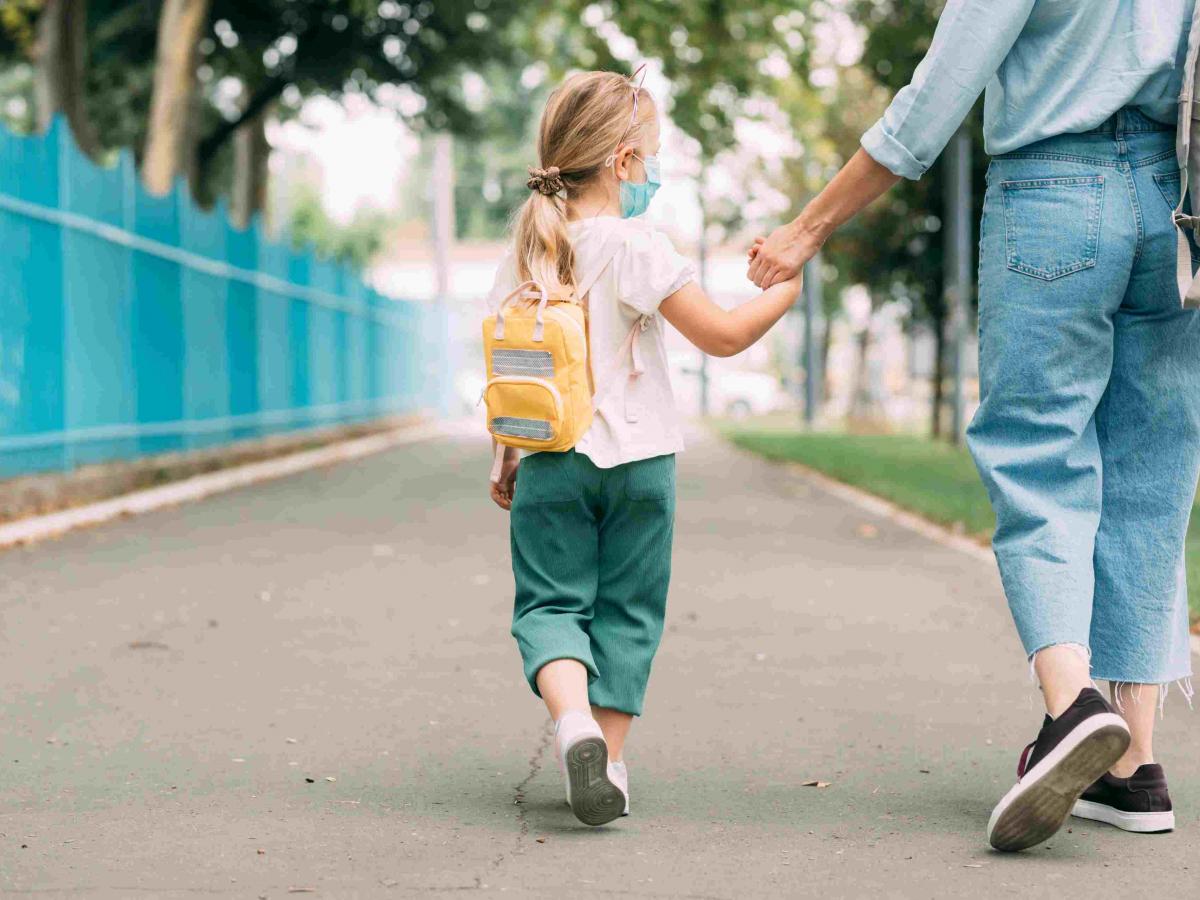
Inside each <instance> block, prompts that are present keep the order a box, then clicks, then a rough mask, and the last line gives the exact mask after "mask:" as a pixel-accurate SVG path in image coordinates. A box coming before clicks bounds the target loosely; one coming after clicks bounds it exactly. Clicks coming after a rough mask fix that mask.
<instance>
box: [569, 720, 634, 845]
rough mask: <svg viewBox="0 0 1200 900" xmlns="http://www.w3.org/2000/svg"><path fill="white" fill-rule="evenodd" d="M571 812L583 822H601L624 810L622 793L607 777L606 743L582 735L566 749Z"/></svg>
mask: <svg viewBox="0 0 1200 900" xmlns="http://www.w3.org/2000/svg"><path fill="white" fill-rule="evenodd" d="M565 762H566V769H567V781H568V783H569V784H570V788H571V791H570V796H571V812H573V813H575V818H577V819H578V820H579V821H580V822H583V823H584V824H585V825H604V824H606V823H608V822H611V821H612V820H613V819H615V818H617V817H618V816H620V815H621V814H622V813H623V812H624V811H625V795H624V794H622V793H621V789H620V788H619V787H617V786H616V785H615V784H613V783H612V782H611V781H609V780H608V746H607V745H606V744H605V743H604V740H603V739H602V738H594V737H585V738H583V739H581V740H579V741H576V742H575V743H574V744H572V745H571V746H570V748H569V749H568V750H567V753H566V760H565Z"/></svg>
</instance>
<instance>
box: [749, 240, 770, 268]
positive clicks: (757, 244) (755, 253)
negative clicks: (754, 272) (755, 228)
mask: <svg viewBox="0 0 1200 900" xmlns="http://www.w3.org/2000/svg"><path fill="white" fill-rule="evenodd" d="M766 240H767V239H766V238H765V237H763V236H762V235H759V236H758V237H756V238H755V239H754V245H753V246H752V247H751V248H750V250H749V252H748V253H747V254H746V256H747V257H748V260H747V261H748V262H754V257H756V256H758V251H759V250H761V249H762V245H763V244H764V243H766Z"/></svg>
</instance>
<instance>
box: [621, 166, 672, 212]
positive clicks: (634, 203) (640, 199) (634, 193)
mask: <svg viewBox="0 0 1200 900" xmlns="http://www.w3.org/2000/svg"><path fill="white" fill-rule="evenodd" d="M635 158H636V159H641V157H640V156H639V157H635ZM642 165H643V166H645V167H646V180H645V181H643V182H641V183H640V184H634V183H633V182H631V181H622V182H621V218H622V219H631V218H633V217H634V216H640V215H641V214H642V213H644V212H645V211H646V209H647V208H648V207H649V206H650V201H651V200H653V199H654V194H655V192H656V191H657V190H658V188H659V185H661V184H662V179H661V178H660V177H659V170H658V157H657V156H647V157H646V158H645V159H642Z"/></svg>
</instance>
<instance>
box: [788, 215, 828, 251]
mask: <svg viewBox="0 0 1200 900" xmlns="http://www.w3.org/2000/svg"><path fill="white" fill-rule="evenodd" d="M834 230H835V226H834V224H833V223H832V222H830V221H828V220H826V219H821V218H820V217H818V216H813V215H806V213H804V212H802V213H800V215H798V216H796V218H795V219H793V220H792V235H793V238H794V239H795V240H797V241H804V242H807V243H814V244H816V245H817V246H818V247H820V246H823V245H824V243H825V242H826V241H827V240H829V236H830V235H831V234H833V232H834Z"/></svg>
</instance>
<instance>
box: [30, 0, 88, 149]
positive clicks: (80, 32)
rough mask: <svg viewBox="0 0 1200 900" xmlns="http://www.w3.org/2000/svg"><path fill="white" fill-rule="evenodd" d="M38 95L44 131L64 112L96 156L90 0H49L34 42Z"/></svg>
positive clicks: (78, 140)
mask: <svg viewBox="0 0 1200 900" xmlns="http://www.w3.org/2000/svg"><path fill="white" fill-rule="evenodd" d="M34 58H35V62H36V68H35V72H34V97H35V99H36V106H37V124H38V129H39V130H40V131H45V130H46V129H47V128H49V127H50V122H51V120H52V119H53V118H54V115H55V113H60V112H61V113H62V114H63V115H64V116H65V117H66V119H67V123H68V124H69V125H70V126H71V131H72V133H73V134H74V135H75V143H76V144H78V145H79V149H80V150H82V151H83V152H84V153H86V154H87V155H88V156H89V157H91V158H93V159H95V158H96V157H97V156H99V154H100V151H101V146H100V139H99V137H97V135H96V129H95V128H94V127H93V126H92V120H91V119H90V118H89V117H88V114H87V104H86V97H85V93H86V92H85V87H84V86H85V82H86V78H87V0H47V2H46V8H45V10H44V11H43V12H42V15H41V17H40V18H39V19H38V25H37V40H36V43H35V45H34Z"/></svg>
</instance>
